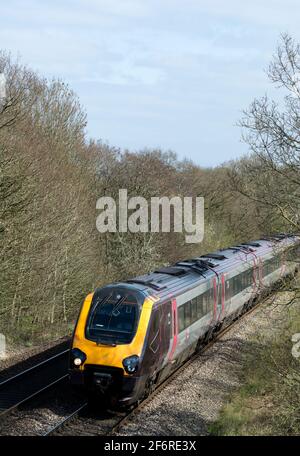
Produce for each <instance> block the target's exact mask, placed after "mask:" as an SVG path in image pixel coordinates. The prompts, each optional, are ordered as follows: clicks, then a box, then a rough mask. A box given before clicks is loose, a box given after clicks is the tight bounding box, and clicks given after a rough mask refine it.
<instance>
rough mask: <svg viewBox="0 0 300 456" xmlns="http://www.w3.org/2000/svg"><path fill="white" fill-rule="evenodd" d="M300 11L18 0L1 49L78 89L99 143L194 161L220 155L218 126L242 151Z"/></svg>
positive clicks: (10, 5)
mask: <svg viewBox="0 0 300 456" xmlns="http://www.w3.org/2000/svg"><path fill="white" fill-rule="evenodd" d="M299 13H300V4H299V3H298V2H297V1H296V0H285V1H283V0H272V1H269V2H261V1H259V0H253V1H252V2H240V1H238V0H226V1H224V0H201V1H199V0H185V1H182V0H164V1H163V2H162V1H161V0H160V1H158V0H64V1H63V2H61V1H58V0H52V1H51V2H50V0H44V1H43V2H41V1H39V0H22V1H21V0H11V1H10V2H4V3H3V5H1V16H0V48H5V49H8V50H11V51H12V52H13V53H15V54H16V53H20V54H21V55H22V56H23V60H24V62H25V63H28V64H29V65H31V66H33V68H35V69H38V70H39V71H40V72H41V73H43V74H46V75H49V76H57V77H61V78H63V79H65V80H66V81H67V82H69V83H70V84H71V85H72V87H73V88H74V89H75V90H76V91H77V92H78V94H79V96H80V97H81V99H82V101H83V102H84V104H85V105H86V107H87V111H88V113H89V119H90V132H91V134H93V135H94V136H102V137H104V138H108V139H109V140H110V143H112V144H114V143H116V144H118V145H121V146H122V145H123V146H132V147H135V148H138V147H142V146H146V145H148V146H151V145H159V144H161V145H163V146H164V147H166V148H168V147H171V146H172V147H174V148H175V149H177V150H178V152H179V153H180V154H185V155H186V154H188V153H189V151H190V153H191V155H192V154H193V151H198V150H199V149H201V145H203V147H205V148H207V144H209V143H210V142H211V147H212V149H213V150H215V153H216V157H219V156H221V154H222V153H223V152H222V151H220V148H219V146H217V145H216V139H215V138H216V127H217V128H218V132H217V134H218V135H219V136H220V138H222V137H224V138H226V144H224V148H223V149H225V150H231V151H233V152H232V153H233V154H234V153H238V151H239V150H240V144H239V132H238V131H237V129H235V128H234V127H233V124H234V123H235V122H236V120H237V117H238V116H239V110H241V109H242V108H244V107H245V105H246V104H247V103H248V102H249V101H250V100H251V98H253V97H254V96H256V95H259V94H261V93H263V92H264V90H265V88H267V81H266V77H265V75H264V73H263V68H265V67H266V65H267V63H268V61H269V60H270V58H271V55H272V53H273V50H274V47H275V44H276V40H277V39H278V35H279V33H280V32H282V31H285V30H288V31H290V32H292V33H294V35H295V37H296V38H298V39H299V40H300V34H299V31H298V18H299ZM116 124H117V125H118V128H116ZM199 125H200V126H199ZM222 125H224V126H223V127H222ZM122 141H124V144H122ZM219 142H222V141H221V140H220V141H219ZM176 144H177V145H178V147H176ZM184 144H187V147H188V148H189V150H183V148H185V147H184ZM234 151H235V152H234ZM195 154H196V152H195ZM226 157H227V155H226ZM227 158H230V157H227ZM197 159H198V155H197ZM216 160H217V158H216Z"/></svg>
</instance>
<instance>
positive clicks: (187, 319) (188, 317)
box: [184, 301, 191, 327]
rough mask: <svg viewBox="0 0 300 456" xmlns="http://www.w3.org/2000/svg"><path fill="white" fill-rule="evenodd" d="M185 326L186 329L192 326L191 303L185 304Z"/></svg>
mask: <svg viewBox="0 0 300 456" xmlns="http://www.w3.org/2000/svg"><path fill="white" fill-rule="evenodd" d="M184 325H185V327H187V326H190V325H191V301H188V302H186V303H185V304H184Z"/></svg>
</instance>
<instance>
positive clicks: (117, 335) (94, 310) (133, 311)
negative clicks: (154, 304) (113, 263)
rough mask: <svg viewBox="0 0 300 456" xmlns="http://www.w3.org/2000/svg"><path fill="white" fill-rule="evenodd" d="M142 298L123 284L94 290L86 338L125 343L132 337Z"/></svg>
mask: <svg viewBox="0 0 300 456" xmlns="http://www.w3.org/2000/svg"><path fill="white" fill-rule="evenodd" d="M142 302H143V298H142V296H141V294H140V293H139V292H136V291H135V290H134V291H132V290H128V289H125V288H114V287H111V288H103V289H100V290H96V292H95V294H94V297H93V301H92V305H91V310H90V314H89V317H88V320H87V325H86V338H87V339H90V340H94V341H96V342H98V343H100V344H101V343H103V344H108V345H110V344H128V343H130V342H131V341H132V339H133V337H134V335H135V333H136V329H137V324H138V320H139V316H140V307H141V304H142Z"/></svg>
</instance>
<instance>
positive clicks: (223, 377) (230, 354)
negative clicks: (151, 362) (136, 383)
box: [115, 292, 300, 436]
mask: <svg viewBox="0 0 300 456" xmlns="http://www.w3.org/2000/svg"><path fill="white" fill-rule="evenodd" d="M290 297H291V295H290V294H289V293H288V292H279V293H277V294H275V295H274V296H272V297H270V298H269V299H268V300H267V301H266V302H265V303H263V304H262V305H261V306H259V307H258V308H257V309H255V310H254V311H253V312H252V313H251V314H249V315H247V316H245V318H243V319H242V320H241V321H239V322H238V323H237V324H235V325H234V326H233V327H232V328H231V329H230V330H229V331H228V332H227V333H226V334H225V335H224V336H222V338H221V339H220V340H217V341H216V342H215V343H214V344H213V346H212V347H210V348H209V349H208V350H207V351H206V352H205V353H203V354H202V355H200V356H199V357H198V358H197V359H195V361H193V362H192V363H191V364H190V365H188V366H187V368H186V369H185V370H184V371H182V372H180V373H179V375H178V376H177V377H176V378H174V379H173V380H172V381H171V382H170V383H169V384H167V385H166V387H165V388H164V389H163V390H162V391H160V392H159V393H158V394H156V395H154V397H153V399H152V400H151V401H150V402H148V403H147V404H146V405H145V406H144V407H141V408H140V409H139V410H137V411H136V413H135V414H134V415H133V416H132V418H131V419H130V421H127V422H126V423H124V426H121V427H120V428H118V430H117V432H116V434H115V435H147V436H170V435H175V436H176V435H177V436H184V435H189V436H191V435H195V436H197V435H208V425H210V424H211V423H212V422H214V421H215V420H216V419H217V418H218V414H219V412H220V409H221V407H222V406H223V404H224V403H225V401H226V399H227V397H228V394H229V393H230V392H231V391H232V390H234V389H235V388H237V387H238V386H239V378H240V377H239V373H240V372H241V369H242V366H243V360H244V358H245V356H246V355H247V353H249V352H251V351H252V350H253V347H254V345H255V344H260V334H263V333H265V332H266V331H272V332H274V331H276V330H278V329H280V327H281V326H282V322H283V321H284V320H285V319H286V311H287V307H286V306H285V305H284V303H287V302H288V301H289V298H290ZM296 305H298V306H299V303H297V304H296ZM299 307H300V306H299Z"/></svg>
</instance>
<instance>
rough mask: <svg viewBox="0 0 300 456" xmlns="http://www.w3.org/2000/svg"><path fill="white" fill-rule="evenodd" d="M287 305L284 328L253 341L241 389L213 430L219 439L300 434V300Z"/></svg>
mask: <svg viewBox="0 0 300 456" xmlns="http://www.w3.org/2000/svg"><path fill="white" fill-rule="evenodd" d="M278 305H280V306H284V310H283V313H282V321H281V322H280V327H279V328H275V330H274V331H273V330H271V331H270V332H269V333H268V334H261V335H260V336H259V339H258V338H257V337H256V338H255V340H253V341H252V342H253V343H252V345H251V347H252V349H251V352H250V353H248V354H247V358H246V360H245V364H244V366H243V369H242V372H241V374H240V383H241V385H242V386H241V387H240V388H239V389H238V390H236V391H234V392H233V393H232V394H231V396H230V397H229V399H228V402H227V403H226V405H225V406H224V407H223V409H222V411H221V414H220V416H219V419H218V420H217V421H216V422H215V423H213V424H212V425H211V427H210V433H211V434H213V435H299V433H300V358H298V359H297V358H294V357H293V356H292V353H291V350H292V341H291V338H292V335H293V334H296V333H299V332H300V313H299V309H300V300H298V301H296V302H294V303H293V304H292V305H290V306H288V305H287V304H286V303H281V304H278Z"/></svg>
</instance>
